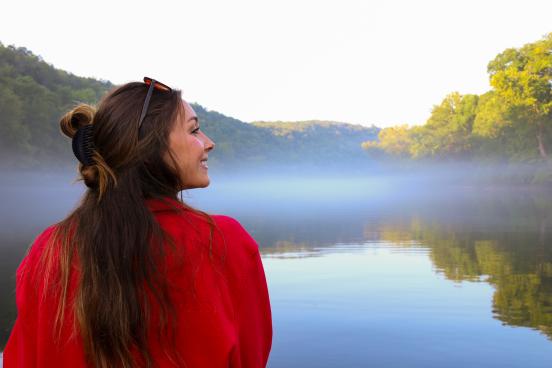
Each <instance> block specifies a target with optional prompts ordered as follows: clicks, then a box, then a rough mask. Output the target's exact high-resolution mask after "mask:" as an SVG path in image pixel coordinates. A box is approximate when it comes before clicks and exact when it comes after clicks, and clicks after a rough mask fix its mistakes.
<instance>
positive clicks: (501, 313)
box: [0, 164, 552, 368]
mask: <svg viewBox="0 0 552 368" xmlns="http://www.w3.org/2000/svg"><path fill="white" fill-rule="evenodd" d="M509 170H512V171H511V172H508V173H506V172H505V171H504V170H503V168H501V167H495V168H493V167H487V168H485V169H481V168H480V167H479V168H474V167H471V166H470V165H469V164H457V165H450V166H444V165H441V166H439V167H436V166H434V167H431V168H427V167H426V168H423V169H422V168H420V167H416V168H412V167H409V168H403V170H400V171H399V170H388V169H384V168H382V167H378V166H375V165H374V166H373V167H369V168H368V169H367V168H366V167H363V169H362V170H360V169H359V168H355V167H350V166H347V165H346V164H344V166H343V167H337V168H333V169H331V170H330V169H327V170H322V169H313V168H312V167H308V168H306V167H300V166H291V165H290V166H289V167H282V166H274V167H264V168H259V169H255V170H247V169H239V170H233V171H227V172H220V171H218V170H217V171H216V170H214V169H213V168H211V169H210V171H211V173H212V174H211V185H210V186H209V187H208V188H206V189H196V190H190V191H186V192H183V198H184V200H185V201H186V202H187V203H189V204H191V205H193V206H195V207H197V208H200V209H203V210H206V211H207V212H209V213H213V214H225V215H229V216H232V217H235V218H236V219H238V220H239V221H240V222H241V223H242V225H243V226H244V227H245V228H246V229H247V230H248V231H249V232H250V233H251V235H252V236H253V237H254V238H255V239H256V240H257V242H258V243H259V246H260V247H261V253H262V255H263V262H264V264H265V270H266V274H267V279H268V283H269V289H270V295H271V301H272V306H273V314H274V315H273V317H274V345H273V351H272V355H271V359H270V364H269V366H270V367H275V368H277V367H335V366H343V367H360V366H370V365H371V366H378V367H395V366H410V367H443V366H447V367H465V366H484V367H495V366H496V367H504V366H511V367H518V366H524V367H548V366H550V364H551V363H552V341H551V339H552V307H551V306H552V246H551V244H552V242H551V240H552V236H551V233H550V229H551V228H552V196H551V194H552V191H551V190H549V189H547V188H543V187H540V188H537V187H533V186H528V185H512V181H511V180H510V181H507V180H501V179H500V178H504V177H506V176H508V177H510V178H511V177H512V174H515V175H518V176H519V177H520V178H521V177H523V176H524V175H526V174H527V172H530V170H533V168H531V167H518V168H517V169H516V170H514V169H512V168H511V167H510V169H509ZM524 170H525V171H524ZM75 178H76V172H75V170H74V168H71V169H67V170H63V171H61V170H58V172H57V173H52V172H50V173H46V172H43V173H28V172H18V173H15V172H12V173H7V172H5V173H4V174H3V175H2V177H1V178H0V199H1V202H0V203H2V207H1V210H0V222H1V227H0V262H1V267H0V294H1V296H0V345H1V346H3V345H4V344H5V341H6V340H7V337H8V336H9V331H10V329H11V326H12V324H13V320H14V319H15V305H14V303H15V301H14V300H15V299H14V294H13V290H14V285H15V282H14V273H15V269H16V267H17V265H18V264H19V262H20V261H21V259H22V257H23V255H24V253H25V251H26V249H27V247H28V245H29V244H30V243H31V242H32V240H33V239H34V237H36V236H37V235H38V234H39V233H40V232H41V231H42V230H43V229H44V228H45V227H47V226H48V225H50V224H52V223H55V222H57V221H59V220H61V219H62V218H64V217H65V216H66V215H67V214H68V213H69V212H70V211H71V210H72V209H73V208H74V207H75V206H76V205H77V204H78V200H79V198H80V196H81V195H82V193H83V191H84V185H83V184H82V183H80V182H79V183H76V184H71V182H72V181H73V180H74V179H75ZM490 183H493V184H492V185H491V184H490Z"/></svg>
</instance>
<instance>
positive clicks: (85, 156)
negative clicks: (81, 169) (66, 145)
mask: <svg viewBox="0 0 552 368" xmlns="http://www.w3.org/2000/svg"><path fill="white" fill-rule="evenodd" d="M93 133H94V126H93V125H92V124H88V125H84V126H81V127H80V128H79V129H78V130H77V132H76V133H75V135H74V136H73V153H74V154H75V157H76V158H77V159H78V160H79V161H80V162H81V163H82V164H83V165H84V166H90V165H93V164H94V160H93V159H92V151H93V150H94V141H93Z"/></svg>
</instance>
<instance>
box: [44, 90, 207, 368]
mask: <svg viewBox="0 0 552 368" xmlns="http://www.w3.org/2000/svg"><path fill="white" fill-rule="evenodd" d="M147 90H148V86H147V85H146V84H144V83H137V82H136V83H128V84H125V85H123V86H121V87H118V88H116V89H115V90H113V91H112V92H110V93H109V94H107V96H105V97H104V98H103V99H102V101H101V102H100V103H99V105H98V108H97V110H95V108H93V107H91V106H88V105H79V106H77V107H75V108H74V109H73V110H71V111H69V112H68V113H67V114H65V116H63V118H62V119H61V121H60V126H61V130H62V132H63V133H64V134H65V135H67V136H68V137H70V138H72V137H73V136H74V135H75V133H76V132H77V130H78V128H80V127H82V126H85V125H88V124H92V125H93V137H92V141H93V147H94V148H93V151H92V164H91V165H86V166H85V165H83V164H82V163H81V164H79V171H80V175H81V179H82V180H83V181H84V183H85V184H86V186H87V187H88V189H87V191H86V193H85V194H84V196H83V198H82V200H81V203H80V204H79V206H78V207H77V208H76V209H75V210H74V211H73V212H72V213H71V214H70V215H69V216H68V217H67V218H65V219H64V220H63V221H61V222H60V223H58V224H57V226H56V227H55V231H54V233H53V236H52V237H51V238H50V241H49V243H48V244H47V247H46V249H45V251H44V252H43V256H42V261H43V262H42V266H43V267H44V273H43V275H45V276H44V277H45V279H44V282H45V287H49V288H50V289H51V290H49V292H53V293H54V295H55V296H56V297H58V298H59V300H60V302H59V305H58V309H57V314H56V318H55V326H56V331H57V333H58V335H57V337H58V338H59V336H60V335H59V333H60V331H61V325H62V323H63V321H64V318H65V317H66V316H65V314H66V308H72V310H73V311H74V316H75V323H76V328H77V331H79V333H80V335H81V337H82V341H83V343H84V350H85V354H86V358H87V360H88V361H89V363H90V364H92V365H93V366H95V367H102V368H103V367H125V368H126V367H134V366H152V357H151V354H150V352H149V350H148V345H147V341H148V334H149V331H148V326H149V325H150V323H149V321H150V314H151V310H152V308H153V307H154V304H155V307H157V308H156V309H155V310H158V311H159V316H157V317H156V319H157V318H158V319H159V321H160V323H159V330H158V331H157V332H158V333H159V336H160V337H161V336H164V337H169V339H171V338H172V337H173V336H174V326H175V323H171V321H173V320H172V318H174V317H175V315H176V314H175V311H174V309H173V306H172V304H171V301H170V298H169V293H168V287H167V284H166V279H165V278H164V277H165V269H164V268H165V263H164V255H165V254H166V252H167V251H168V250H169V248H171V247H169V248H167V244H168V245H171V246H173V247H174V243H173V242H172V240H171V239H170V237H169V236H168V235H166V234H165V233H164V232H163V230H162V229H161V227H160V225H159V223H158V222H157V221H156V220H155V217H154V216H153V214H152V213H151V212H150V210H149V209H148V207H147V205H146V203H145V199H148V198H153V199H160V200H162V199H163V198H166V197H170V198H173V199H177V194H178V192H179V191H180V188H181V185H180V184H181V183H180V179H179V177H180V176H179V175H178V173H177V171H176V169H173V167H174V168H177V167H178V166H177V165H176V161H175V160H174V158H173V156H172V155H171V153H170V151H169V149H168V136H169V133H170V131H171V129H172V127H173V126H174V124H175V122H176V120H177V119H178V116H179V114H181V113H183V108H182V100H181V96H180V91H177V90H173V91H158V90H155V91H154V93H153V95H152V97H151V101H150V104H149V108H148V111H147V115H146V117H145V119H144V121H143V124H142V127H141V129H140V136H139V131H138V122H139V119H140V113H141V110H142V106H143V103H144V100H145V98H146V93H147ZM166 153H168V155H169V157H170V158H171V159H172V161H173V162H172V163H173V164H174V165H173V166H172V167H171V166H170V165H168V164H167V163H166V162H165V161H164V160H163V157H164V155H165V154H166ZM185 207H187V208H188V209H190V210H192V211H194V212H198V213H201V214H203V215H204V216H205V218H206V219H207V221H208V222H209V223H210V224H211V238H212V229H213V227H212V226H213V225H214V223H213V221H212V219H211V218H210V217H209V216H208V215H207V214H205V213H203V212H201V211H198V210H195V209H192V208H191V207H188V206H185ZM210 241H211V239H210ZM75 262H76V263H75ZM75 264H76V265H78V266H77V267H76V268H77V269H78V275H79V278H78V285H77V288H76V291H75V297H74V300H70V299H69V290H70V287H69V286H70V278H71V272H72V271H71V270H72V269H75ZM45 293H46V292H45ZM135 353H138V357H137V360H138V361H136V360H135V359H134V358H136V356H135ZM133 357H134V358H133ZM171 358H175V359H176V360H179V359H180V358H179V357H171Z"/></svg>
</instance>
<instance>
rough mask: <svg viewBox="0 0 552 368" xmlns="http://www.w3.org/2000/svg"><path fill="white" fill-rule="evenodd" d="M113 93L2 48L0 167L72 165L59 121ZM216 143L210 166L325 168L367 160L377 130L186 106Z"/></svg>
mask: <svg viewBox="0 0 552 368" xmlns="http://www.w3.org/2000/svg"><path fill="white" fill-rule="evenodd" d="M114 87H115V86H114V85H113V84H112V83H110V82H108V81H101V80H95V79H92V78H81V77H77V76H75V75H73V74H71V73H68V72H65V71H62V70H59V69H56V68H54V67H53V66H52V65H50V64H48V63H46V62H45V61H44V60H42V58H41V57H40V56H37V55H34V54H33V53H32V52H31V51H29V50H27V49H26V48H24V47H15V46H4V45H2V44H1V43H0V166H2V167H14V168H32V167H37V166H41V165H46V164H47V165H65V164H70V163H74V162H75V161H74V158H73V156H72V153H71V148H70V142H69V141H68V140H67V139H66V138H65V137H63V136H62V135H61V134H60V132H59V125H58V122H59V118H60V117H61V116H62V115H63V113H64V112H65V111H67V110H69V109H70V108H71V107H72V106H74V105H76V104H78V103H80V102H84V103H88V104H96V103H97V102H98V101H99V100H100V98H101V97H102V96H103V95H104V94H105V93H106V92H108V91H109V90H110V89H112V88H114ZM192 106H193V107H194V109H195V110H196V113H197V114H198V117H199V120H200V122H201V127H202V129H203V130H204V131H205V132H206V133H207V134H208V135H209V136H211V138H212V139H213V140H214V141H215V142H216V144H217V146H216V149H215V150H214V151H213V152H212V154H210V166H215V167H216V166H224V167H236V166H255V165H261V164H262V165H266V164H270V165H278V164H279V165H282V166H294V165H316V164H320V165H326V164H328V163H332V162H334V163H339V162H340V163H341V164H342V163H343V162H345V160H347V162H350V161H351V160H352V161H355V160H359V161H363V162H368V161H370V158H369V157H367V156H366V155H365V153H364V151H363V150H362V148H361V143H362V142H363V141H366V140H373V139H376V137H377V134H378V132H379V129H378V128H376V127H373V126H372V127H363V126H360V125H351V124H345V123H338V122H327V121H309V122H271V123H267V122H258V123H254V124H250V123H245V122H243V121H240V120H238V119H234V118H231V117H228V116H225V115H223V114H221V113H218V112H216V111H210V110H208V109H206V108H204V107H203V106H201V105H199V104H192Z"/></svg>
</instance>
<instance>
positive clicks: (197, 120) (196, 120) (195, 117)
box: [188, 116, 199, 124]
mask: <svg viewBox="0 0 552 368" xmlns="http://www.w3.org/2000/svg"><path fill="white" fill-rule="evenodd" d="M192 120H195V122H196V123H198V124H199V119H198V118H197V116H193V117H191V118H189V119H188V121H192Z"/></svg>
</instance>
